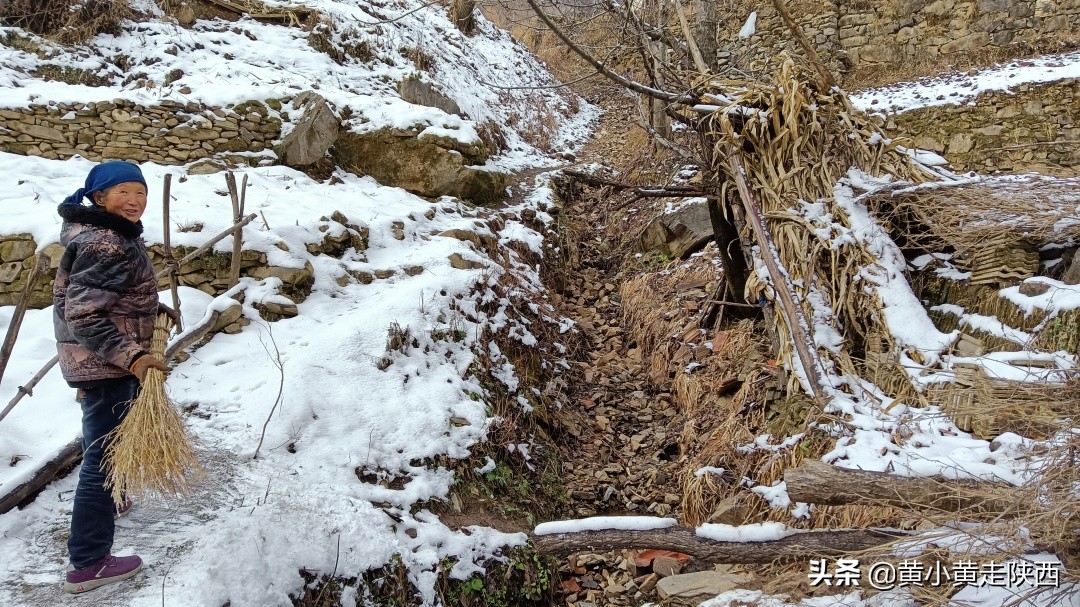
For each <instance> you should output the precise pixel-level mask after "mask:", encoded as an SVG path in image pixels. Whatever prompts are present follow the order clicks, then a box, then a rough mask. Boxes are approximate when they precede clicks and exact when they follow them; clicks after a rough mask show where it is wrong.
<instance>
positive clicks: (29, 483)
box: [0, 438, 82, 514]
mask: <svg viewBox="0 0 1080 607" xmlns="http://www.w3.org/2000/svg"><path fill="white" fill-rule="evenodd" d="M81 458H82V439H81V438H77V439H75V440H73V441H71V442H70V443H68V444H67V446H65V447H64V448H63V449H61V450H60V453H59V454H57V455H56V457H54V458H52V459H51V460H49V461H48V462H47V463H46V464H45V465H44V466H42V467H41V469H40V470H38V471H37V472H36V473H34V476H32V477H30V478H29V479H27V480H26V482H24V483H22V484H21V485H19V486H17V487H15V488H14V489H12V490H11V492H9V493H8V494H7V495H5V496H3V497H0V514H3V513H5V512H7V511H9V510H11V509H12V508H15V507H16V506H18V505H19V504H21V503H23V502H24V501H26V500H28V499H30V497H32V496H33V495H35V494H36V493H37V492H38V491H40V490H41V489H42V488H44V487H45V485H48V484H49V483H51V482H52V481H53V479H55V478H56V477H57V476H58V475H60V474H61V473H63V472H64V471H66V470H69V469H71V467H72V466H74V465H75V464H77V463H78V462H79V460H80V459H81Z"/></svg>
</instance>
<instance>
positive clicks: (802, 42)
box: [772, 0, 840, 89]
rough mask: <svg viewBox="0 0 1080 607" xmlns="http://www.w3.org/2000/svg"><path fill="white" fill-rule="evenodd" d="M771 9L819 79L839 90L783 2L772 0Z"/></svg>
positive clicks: (837, 84) (819, 56)
mask: <svg viewBox="0 0 1080 607" xmlns="http://www.w3.org/2000/svg"><path fill="white" fill-rule="evenodd" d="M772 3H773V7H775V8H776V12H778V13H780V18H781V19H782V20H783V21H784V25H786V26H787V27H788V29H789V30H791V34H792V35H793V36H795V40H796V41H798V43H799V46H801V47H802V48H803V51H805V52H806V57H807V58H808V59H809V60H810V63H811V64H812V65H813V66H814V69H815V70H817V73H818V75H819V76H821V79H822V80H824V81H825V84H826V85H827V86H828V87H829V88H830V89H833V88H840V84H839V83H837V82H836V78H834V77H833V75H832V72H830V71H829V68H827V67H825V62H824V61H822V60H821V55H818V52H817V49H815V48H814V45H812V44H810V39H809V38H807V37H806V33H805V32H803V31H802V28H801V27H799V24H798V23H797V22H796V21H795V18H794V17H792V16H791V12H790V11H788V8H787V4H786V3H785V2H784V0H772Z"/></svg>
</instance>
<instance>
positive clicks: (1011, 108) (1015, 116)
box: [885, 79, 1080, 176]
mask: <svg viewBox="0 0 1080 607" xmlns="http://www.w3.org/2000/svg"><path fill="white" fill-rule="evenodd" d="M885 130H886V132H887V133H888V134H889V135H890V136H893V137H900V138H903V139H904V140H907V141H910V143H911V145H912V146H914V147H917V148H921V149H926V150H932V151H935V152H938V153H940V154H942V155H944V156H945V157H946V158H947V159H948V160H949V161H950V163H951V166H952V168H953V169H954V170H959V171H972V170H973V171H978V172H981V173H988V172H992V171H995V170H1000V171H1006V172H1016V173H1019V172H1026V171H1037V172H1040V173H1045V174H1049V175H1060V176H1075V175H1080V79H1072V80H1065V81H1062V82H1057V83H1053V84H1048V85H1039V86H1033V85H1020V86H1017V87H1015V88H1014V89H1013V90H1012V91H1011V92H1008V93H1006V92H1002V91H989V92H986V93H983V94H982V95H980V96H979V97H978V98H977V99H976V101H975V103H974V104H972V105H945V106H935V107H928V108H923V109H919V110H912V111H909V112H904V113H903V114H897V115H895V116H893V117H892V118H890V119H889V120H888V122H887V123H886V124H885Z"/></svg>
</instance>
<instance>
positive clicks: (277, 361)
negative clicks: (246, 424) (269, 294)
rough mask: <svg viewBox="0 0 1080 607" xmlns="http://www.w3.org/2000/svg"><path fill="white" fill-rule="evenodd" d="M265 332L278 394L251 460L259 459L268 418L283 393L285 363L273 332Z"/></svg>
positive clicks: (268, 422)
mask: <svg viewBox="0 0 1080 607" xmlns="http://www.w3.org/2000/svg"><path fill="white" fill-rule="evenodd" d="M266 332H267V334H269V335H270V344H271V345H272V346H273V347H274V354H273V356H271V358H270V360H271V362H273V363H274V366H275V367H277V370H278V393H277V398H275V399H274V406H272V407H270V413H268V414H267V415H266V421H265V422H263V427H262V433H261V434H260V435H259V444H258V445H255V454H254V455H252V456H251V459H258V458H259V449H260V448H262V444H263V441H264V440H265V439H266V427H267V426H269V425H270V418H272V417H273V416H274V411H277V408H278V405H280V404H281V399H282V396H283V394H284V391H285V362H284V361H282V360H281V350H279V349H278V345H277V342H276V341H274V330H273V329H272V328H270V325H266ZM263 347H264V348H265V347H266V344H265V343H263ZM266 353H267V354H270V350H269V349H267V350H266Z"/></svg>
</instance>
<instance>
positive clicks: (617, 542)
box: [533, 527, 910, 564]
mask: <svg viewBox="0 0 1080 607" xmlns="http://www.w3.org/2000/svg"><path fill="white" fill-rule="evenodd" d="M909 535H910V534H909V533H908V532H906V531H899V530H894V529H841V530H826V531H806V532H802V533H795V534H793V535H789V536H787V537H784V538H781V539H778V540H768V541H762V542H754V541H746V542H718V541H715V540H709V539H705V538H703V537H699V536H697V535H696V534H695V533H694V530H693V529H689V528H687V527H673V528H668V529H658V530H651V531H626V530H617V529H611V530H605V531H581V532H576V533H559V534H552V535H539V536H535V537H533V544H534V546H536V550H537V551H538V552H541V553H544V554H551V555H558V556H562V555H568V554H573V553H575V552H606V551H608V550H622V549H627V550H629V549H635V548H643V549H644V548H651V549H657V550H672V551H675V552H681V553H683V554H689V555H690V556H692V557H694V558H696V559H699V560H702V561H705V562H708V563H748V564H756V563H772V562H775V561H797V560H805V559H808V558H811V557H822V556H834V555H835V556H840V555H850V554H854V553H858V552H860V551H863V550H867V549H870V548H875V547H877V546H881V545H883V544H887V543H889V542H892V541H894V540H896V539H898V538H903V537H907V536H909Z"/></svg>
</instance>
